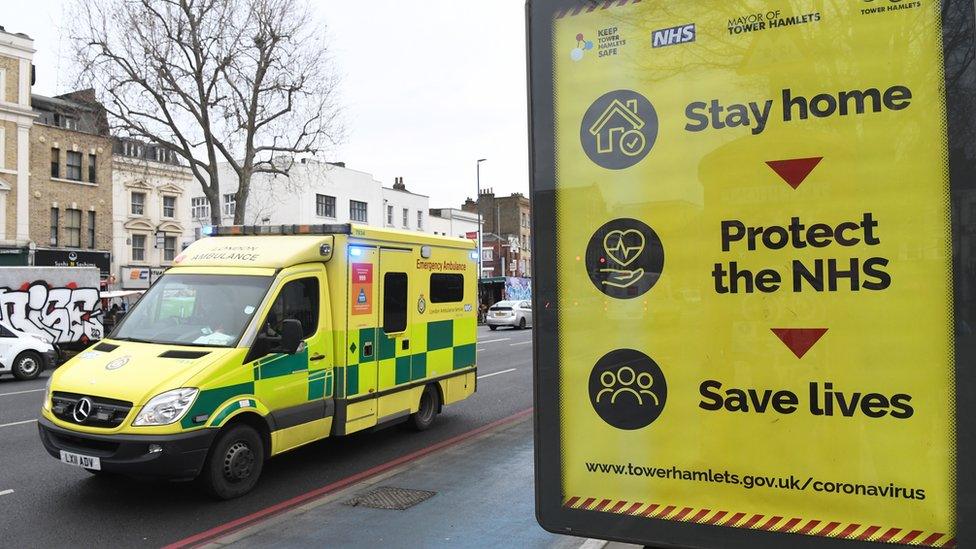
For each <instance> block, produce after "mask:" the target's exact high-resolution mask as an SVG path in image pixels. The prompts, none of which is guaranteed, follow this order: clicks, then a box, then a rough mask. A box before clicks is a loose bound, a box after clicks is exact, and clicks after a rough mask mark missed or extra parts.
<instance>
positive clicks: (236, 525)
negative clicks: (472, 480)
mask: <svg viewBox="0 0 976 549" xmlns="http://www.w3.org/2000/svg"><path fill="white" fill-rule="evenodd" d="M531 414H532V408H529V409H527V410H522V411H521V412H518V413H516V414H513V415H511V416H508V417H506V418H502V419H499V420H497V421H493V422H491V423H489V424H487V425H482V426H481V427H478V428H477V429H472V430H471V431H468V432H467V433H461V434H460V435H457V436H454V437H451V438H449V439H447V440H442V441H441V442H438V443H436V444H433V445H431V446H428V447H426V448H422V449H420V450H417V451H416V452H413V453H410V454H407V455H405V456H400V457H398V458H396V459H393V460H390V461H388V462H386V463H383V464H380V465H377V466H376V467H372V468H370V469H367V470H365V471H362V472H359V473H356V474H355V475H351V476H348V477H346V478H344V479H342V480H339V481H336V482H333V483H332V484H327V485H325V486H323V487H321V488H316V489H315V490H311V491H309V492H305V493H304V494H301V495H299V496H295V497H293V498H291V499H287V500H285V501H282V502H281V503H276V504H275V505H272V506H270V507H265V508H264V509H262V510H260V511H257V512H254V513H251V514H250V515H247V516H243V517H241V518H239V519H236V520H232V521H230V522H227V523H224V524H221V525H220V526H215V527H214V528H211V529H209V530H206V531H204V532H200V533H199V534H196V535H193V536H190V537H188V538H184V539H181V540H179V541H177V542H174V543H171V544H169V545H166V546H164V547H163V549H181V548H183V547H192V546H195V545H199V544H202V543H204V542H207V541H210V540H212V539H214V538H217V537H220V536H223V535H226V534H229V533H231V532H233V531H235V530H239V529H241V528H243V527H245V526H250V525H251V524H253V523H255V522H257V521H259V520H262V519H266V518H269V517H272V516H274V515H278V514H281V513H283V512H285V511H287V510H289V509H293V508H295V507H298V506H299V505H301V504H303V503H307V502H309V501H311V500H313V499H315V498H318V497H320V496H324V495H326V494H328V493H330V492H335V491H337V490H339V489H341V488H345V487H347V486H351V485H353V484H356V483H357V482H359V481H362V480H365V479H367V478H369V477H372V476H375V475H378V474H380V473H383V472H386V471H389V470H390V469H393V468H395V467H397V466H400V465H403V464H404V463H409V462H411V461H414V460H416V459H419V458H421V457H424V456H427V455H429V454H433V453H435V452H437V451H438V450H442V449H444V448H447V447H448V446H453V445H454V444H457V443H459V442H463V441H465V440H467V439H469V438H471V437H474V436H476V435H479V434H481V433H484V432H485V431H489V430H491V429H494V428H495V427H501V426H502V425H507V424H509V423H514V422H516V421H518V420H520V419H522V418H524V417H525V416H528V415H531Z"/></svg>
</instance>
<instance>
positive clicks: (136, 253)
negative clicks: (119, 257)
mask: <svg viewBox="0 0 976 549" xmlns="http://www.w3.org/2000/svg"><path fill="white" fill-rule="evenodd" d="M145 260H146V235H144V234H134V235H132V261H145Z"/></svg>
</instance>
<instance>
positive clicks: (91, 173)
mask: <svg viewBox="0 0 976 549" xmlns="http://www.w3.org/2000/svg"><path fill="white" fill-rule="evenodd" d="M97 179H98V162H97V158H96V157H95V155H94V154H90V155H88V182H89V183H98V181H97Z"/></svg>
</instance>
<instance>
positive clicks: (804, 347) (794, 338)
mask: <svg viewBox="0 0 976 549" xmlns="http://www.w3.org/2000/svg"><path fill="white" fill-rule="evenodd" d="M772 330H773V333H774V334H776V337H778V338H779V339H780V341H782V342H783V343H784V344H785V345H786V346H787V347H789V348H790V350H791V351H793V354H794V355H796V358H803V355H805V354H807V351H809V350H810V348H811V347H813V346H814V345H816V344H817V342H818V341H820V338H822V337H823V336H824V334H826V333H827V328H772Z"/></svg>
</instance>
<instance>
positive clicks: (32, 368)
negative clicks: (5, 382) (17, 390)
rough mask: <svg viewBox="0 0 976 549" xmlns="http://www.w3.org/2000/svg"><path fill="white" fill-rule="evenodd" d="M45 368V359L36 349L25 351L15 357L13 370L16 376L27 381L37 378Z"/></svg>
mask: <svg viewBox="0 0 976 549" xmlns="http://www.w3.org/2000/svg"><path fill="white" fill-rule="evenodd" d="M43 369H44V359H42V358H41V355H39V354H37V353H35V352H34V351H24V352H22V353H20V354H19V355H17V358H15V359H14V365H13V368H12V371H13V374H14V377H15V378H17V379H19V380H21V381H26V380H28V379H37V376H39V375H41V370H43Z"/></svg>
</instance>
